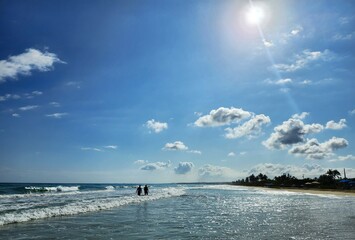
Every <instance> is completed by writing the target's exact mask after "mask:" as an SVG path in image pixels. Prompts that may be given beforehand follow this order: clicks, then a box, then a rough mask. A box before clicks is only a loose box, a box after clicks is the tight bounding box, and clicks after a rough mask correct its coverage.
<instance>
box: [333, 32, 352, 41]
mask: <svg viewBox="0 0 355 240" xmlns="http://www.w3.org/2000/svg"><path fill="white" fill-rule="evenodd" d="M353 37H354V33H348V34H345V35H343V34H339V33H337V34H335V35H334V36H333V37H332V40H333V41H346V40H351V39H353Z"/></svg>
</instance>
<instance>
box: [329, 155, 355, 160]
mask: <svg viewBox="0 0 355 240" xmlns="http://www.w3.org/2000/svg"><path fill="white" fill-rule="evenodd" d="M343 161H355V156H354V155H350V154H349V155H346V156H338V157H337V158H334V159H330V160H329V162H343Z"/></svg>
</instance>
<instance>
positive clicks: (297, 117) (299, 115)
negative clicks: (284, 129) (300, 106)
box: [292, 112, 309, 119]
mask: <svg viewBox="0 0 355 240" xmlns="http://www.w3.org/2000/svg"><path fill="white" fill-rule="evenodd" d="M308 115H309V112H302V113H301V114H298V113H296V114H293V115H292V118H295V119H305V118H306V117H307V116H308Z"/></svg>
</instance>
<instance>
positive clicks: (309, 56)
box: [273, 49, 334, 72]
mask: <svg viewBox="0 0 355 240" xmlns="http://www.w3.org/2000/svg"><path fill="white" fill-rule="evenodd" d="M333 57H334V54H333V53H332V52H330V51H329V50H328V49H326V50H324V51H323V52H321V51H313V52H312V51H310V50H308V49H306V50H304V51H303V52H302V53H301V54H299V55H296V56H295V61H294V63H291V64H283V63H280V64H274V65H273V67H274V68H275V69H276V70H278V71H281V72H294V71H297V70H299V69H303V68H306V67H308V66H309V65H310V64H311V63H312V62H315V61H319V60H322V61H330V60H331V59H332V58H333Z"/></svg>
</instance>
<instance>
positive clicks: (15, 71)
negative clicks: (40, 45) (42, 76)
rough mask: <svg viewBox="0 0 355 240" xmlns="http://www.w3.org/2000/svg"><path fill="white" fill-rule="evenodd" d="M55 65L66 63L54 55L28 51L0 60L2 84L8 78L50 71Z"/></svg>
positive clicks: (0, 79)
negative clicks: (35, 71) (36, 71)
mask: <svg viewBox="0 0 355 240" xmlns="http://www.w3.org/2000/svg"><path fill="white" fill-rule="evenodd" d="M54 63H64V62H63V61H61V60H60V59H59V58H58V57H57V55H56V54H54V53H50V52H47V51H45V52H41V51H39V50H37V49H33V48H29V49H26V51H25V52H24V53H21V54H19V55H16V56H10V57H9V58H8V59H7V60H0V82H5V81H6V78H17V76H18V75H30V74H31V72H32V71H34V70H38V71H41V72H43V71H49V70H51V69H52V68H53V65H54Z"/></svg>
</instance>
